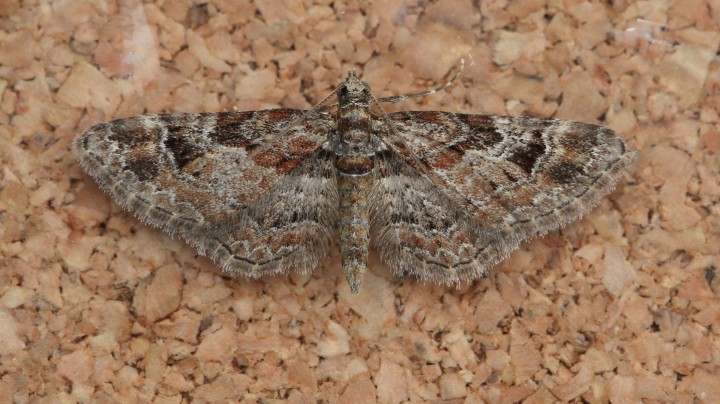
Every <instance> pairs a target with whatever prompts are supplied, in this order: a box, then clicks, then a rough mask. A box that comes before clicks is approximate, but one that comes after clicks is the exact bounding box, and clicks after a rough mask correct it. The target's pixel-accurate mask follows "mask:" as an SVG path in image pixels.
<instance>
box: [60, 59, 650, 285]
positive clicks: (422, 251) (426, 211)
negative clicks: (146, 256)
mask: <svg viewBox="0 0 720 404" xmlns="http://www.w3.org/2000/svg"><path fill="white" fill-rule="evenodd" d="M461 67H462V66H461ZM454 80H455V77H453V78H452V79H451V80H450V81H448V82H447V83H446V84H445V85H443V86H440V87H438V88H437V89H435V90H431V91H426V92H423V93H417V94H411V95H409V96H398V97H389V98H380V99H377V98H375V97H374V96H373V95H372V93H371V91H370V86H369V85H368V84H367V83H365V82H363V81H361V80H360V79H359V78H358V77H357V75H356V73H355V72H354V71H352V70H351V71H350V72H349V73H348V75H347V78H346V79H345V81H344V82H343V83H341V84H340V85H339V86H338V87H337V88H336V89H335V90H334V91H333V92H332V93H331V95H330V96H328V97H327V98H325V100H323V101H322V102H321V103H319V104H318V105H317V106H315V107H314V108H312V109H311V110H308V111H305V110H297V109H269V110H261V111H246V112H218V113H199V114H191V113H176V114H166V115H142V116H135V117H130V118H124V119H117V120H114V121H110V122H105V123H101V124H98V125H95V126H93V127H91V128H90V129H88V130H87V131H86V132H84V133H83V134H81V135H79V136H78V137H77V138H76V139H75V140H74V142H73V146H72V147H73V150H74V153H75V155H76V156H77V159H78V161H79V163H80V165H81V166H82V168H83V169H84V170H85V171H86V172H87V173H88V174H89V175H91V176H92V177H93V178H94V179H95V180H96V181H97V183H98V184H99V185H100V187H101V188H102V189H103V190H105V191H106V192H108V193H109V194H110V195H111V197H112V199H113V200H114V201H115V202H116V203H118V204H119V205H120V206H121V207H122V208H124V209H126V210H128V211H130V212H132V213H134V214H135V216H136V217H138V218H139V219H140V220H141V221H143V222H145V223H149V224H151V225H153V226H156V227H159V228H161V229H163V230H164V231H166V232H168V233H170V234H173V235H179V236H181V237H182V238H184V239H185V240H187V242H188V243H190V244H191V245H193V246H194V247H196V248H197V250H198V252H199V253H200V254H202V255H207V256H209V257H210V258H211V259H212V260H213V261H214V262H215V263H217V264H218V265H219V266H220V267H222V269H223V270H225V271H227V272H229V273H231V274H233V275H242V276H246V277H253V278H255V277H259V276H263V275H270V274H279V273H286V272H287V271H288V270H296V271H300V272H308V271H311V270H312V269H313V268H315V267H316V266H317V265H319V264H320V263H321V261H322V260H323V258H324V257H325V256H327V255H328V253H329V251H330V248H332V246H333V244H334V243H335V242H337V244H338V245H339V248H340V255H341V258H342V270H343V272H344V274H345V277H346V278H347V281H348V284H349V285H350V289H351V291H352V293H358V291H359V290H360V285H361V283H362V281H363V277H364V274H365V273H366V271H367V262H368V252H369V249H370V246H371V245H372V246H374V248H375V249H376V250H377V252H378V253H379V256H380V258H381V260H382V261H383V262H384V263H385V264H386V265H387V266H388V267H389V268H391V269H392V271H393V273H394V274H396V275H412V276H415V277H417V278H419V279H421V280H423V281H430V282H436V283H441V284H457V283H459V282H461V281H469V280H472V279H475V278H478V277H481V276H484V275H485V274H486V273H487V272H488V270H489V269H490V268H491V267H492V266H494V265H495V264H496V263H498V262H499V261H501V260H502V259H504V258H505V257H507V256H508V254H510V253H511V252H512V251H513V250H515V249H517V248H518V245H519V243H520V242H522V241H523V240H526V239H528V238H529V237H532V236H535V235H538V234H544V233H546V232H548V231H551V230H554V229H557V228H558V227H560V226H563V225H564V224H566V223H568V222H570V221H572V220H575V219H577V218H579V217H580V216H581V215H583V214H584V213H585V212H587V211H588V210H589V209H590V208H592V207H593V206H595V205H596V204H597V203H598V202H599V200H600V198H601V197H602V196H604V195H606V194H607V193H609V192H610V191H611V190H612V189H613V188H614V187H615V185H616V184H617V182H618V181H619V179H620V178H621V176H622V175H623V174H624V173H625V172H627V171H628V169H629V167H630V165H631V163H632V162H633V160H634V159H635V156H636V154H635V152H633V151H630V150H628V148H627V147H626V145H625V143H624V142H623V141H622V139H620V138H619V137H618V136H617V135H616V134H615V133H614V132H613V131H612V130H610V129H607V128H604V127H601V126H597V125H592V124H587V123H580V122H569V121H560V120H553V119H540V118H531V117H507V116H493V115H468V114H457V113H451V112H438V111H406V112H397V113H392V114H386V113H385V112H384V110H383V109H382V107H381V103H383V102H396V101H399V100H402V99H405V98H407V97H411V96H425V95H429V94H432V93H433V92H435V91H438V90H440V89H442V88H444V87H445V86H447V85H449V84H450V83H452V81H454ZM331 96H336V97H337V102H336V103H335V104H330V105H328V100H329V99H330V98H331Z"/></svg>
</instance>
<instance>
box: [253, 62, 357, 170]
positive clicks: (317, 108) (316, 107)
mask: <svg viewBox="0 0 720 404" xmlns="http://www.w3.org/2000/svg"><path fill="white" fill-rule="evenodd" d="M348 74H349V73H348ZM343 85H344V83H343V84H340V85H338V86H337V87H335V89H334V90H332V92H331V93H330V94H328V96H327V97H325V98H323V99H322V100H321V101H320V102H318V103H317V104H315V105H314V106H313V107H312V108H310V109H309V110H307V111H305V113H304V114H302V115H300V116H299V117H298V118H297V119H296V120H294V121H292V122H290V123H289V124H288V125H287V126H286V127H284V128H283V129H282V130H281V131H280V132H279V133H278V134H277V135H275V136H273V137H272V139H270V140H268V141H267V142H265V144H264V145H261V146H260V147H258V148H256V149H255V150H252V151H250V153H248V157H249V158H253V157H254V156H256V155H257V154H258V153H260V152H262V151H265V150H267V149H269V148H270V147H272V145H273V144H274V143H275V141H276V140H278V139H280V138H281V137H283V136H285V135H286V134H287V133H288V132H289V131H290V130H291V129H292V128H294V127H295V126H297V125H298V124H299V123H300V122H302V121H304V120H305V119H307V117H308V116H310V115H312V114H314V113H316V112H318V111H322V110H324V109H326V108H325V107H323V106H322V105H323V104H324V103H326V102H327V100H328V99H330V97H332V96H333V95H335V93H337V92H338V91H340V87H342V86H343Z"/></svg>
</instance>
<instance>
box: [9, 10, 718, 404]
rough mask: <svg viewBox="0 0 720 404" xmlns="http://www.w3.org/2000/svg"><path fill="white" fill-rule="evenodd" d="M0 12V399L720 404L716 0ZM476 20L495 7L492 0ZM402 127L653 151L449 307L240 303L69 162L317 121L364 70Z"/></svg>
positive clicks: (369, 285) (285, 286)
mask: <svg viewBox="0 0 720 404" xmlns="http://www.w3.org/2000/svg"><path fill="white" fill-rule="evenodd" d="M310 3H312V2H311V1H304V2H303V1H300V0H285V1H282V0H259V1H256V2H251V1H249V0H239V1H230V0H225V1H222V0H219V1H214V2H205V1H203V0H193V1H190V0H167V1H158V2H157V3H156V4H151V3H148V4H141V3H140V2H137V1H122V2H117V3H116V2H112V1H90V2H84V1H83V2H78V1H73V0H58V1H52V2H50V1H42V0H41V1H27V2H22V3H21V2H20V1H19V0H0V160H1V163H2V164H1V169H0V397H3V400H5V399H7V400H8V401H9V400H11V399H12V400H13V401H16V402H28V401H33V402H36V401H42V400H45V401H46V402H77V401H90V400H98V401H112V400H117V401H125V402H132V401H142V402H149V401H157V402H167V403H177V402H187V401H191V400H196V401H197V402H203V401H219V400H229V401H237V400H243V399H244V400H246V402H254V401H255V400H256V399H257V398H265V399H268V401H272V400H273V399H277V400H278V401H280V400H287V401H289V402H294V403H300V402H308V403H311V402H312V403H314V402H316V399H317V400H320V401H327V402H341V403H352V402H375V401H377V402H381V403H399V402H406V401H413V402H417V401H423V400H435V399H445V400H450V402H477V401H481V400H482V401H487V402H512V401H518V400H526V402H531V403H534V402H552V401H567V400H585V401H588V402H607V401H608V400H610V401H613V402H633V401H637V400H640V399H642V400H647V401H673V402H680V403H683V402H687V403H691V402H693V401H694V400H695V402H697V400H705V401H706V402H720V383H718V380H720V271H719V269H718V268H719V263H720V251H719V249H720V242H719V238H720V237H718V235H719V234H720V206H719V205H718V200H719V199H720V184H719V178H720V158H719V157H718V155H719V153H720V127H719V126H720V125H719V120H720V119H719V117H718V116H719V114H720V61H719V60H718V57H717V52H718V47H719V45H720V31H719V28H718V27H720V17H719V16H720V2H719V1H718V0H691V1H687V0H676V1H671V0H660V1H655V0H647V1H636V2H632V1H628V0H619V1H612V2H609V1H592V2H588V1H585V0H520V1H512V2H509V1H480V2H471V1H470V0H439V1H431V2H419V1H411V0H391V1H376V2H374V4H370V5H367V6H364V5H361V3H364V2H357V1H336V2H331V1H330V0H319V1H317V2H316V3H315V4H310ZM478 3H479V4H478ZM460 57H464V58H465V59H466V60H467V61H468V62H469V65H468V66H467V68H466V70H465V73H464V74H463V76H462V78H461V80H460V82H458V83H457V84H456V85H454V86H453V87H451V88H450V89H448V90H447V91H445V92H442V93H439V94H436V95H435V96H433V97H430V98H425V99H421V100H415V101H413V102H404V103H402V104H400V105H388V110H391V111H392V110H397V109H442V110H450V111H459V112H473V113H491V114H508V115H520V114H528V115H535V116H546V117H549V116H554V117H559V118H568V119H573V120H580V121H587V122H601V123H604V124H606V125H608V126H610V127H612V128H614V129H615V130H617V131H618V132H619V133H620V134H621V136H622V137H623V138H625V139H626V140H627V141H628V142H629V144H630V145H631V147H633V148H635V149H637V150H639V151H640V153H641V155H640V159H639V161H638V163H637V165H636V168H635V170H634V172H633V173H632V174H631V175H628V176H626V179H625V181H623V183H622V184H621V185H620V186H619V187H618V189H617V190H616V191H615V192H614V193H613V194H612V195H611V196H610V197H608V198H606V199H605V200H603V202H602V203H601V204H600V206H599V207H598V208H597V209H596V210H595V211H593V212H592V213H591V214H589V215H588V216H586V217H585V218H584V219H582V220H580V221H578V222H576V223H573V224H572V225H569V226H567V227H566V228H564V229H563V230H562V231H558V232H553V233H551V234H549V235H547V236H545V237H543V238H540V239H535V240H533V241H531V242H529V243H526V244H524V245H523V247H522V248H521V250H520V251H518V252H517V253H515V254H513V255H512V256H511V257H510V259H508V260H507V261H506V262H504V263H503V264H501V265H499V266H498V267H497V268H496V270H495V271H494V272H493V273H492V275H491V276H490V277H488V278H486V279H483V280H482V281H478V282H475V283H473V284H470V285H464V286H463V287H461V288H460V289H452V288H449V289H448V288H444V287H437V286H432V285H424V284H421V283H418V282H416V281H414V280H412V279H392V278H390V277H388V276H387V275H386V273H387V270H386V268H384V267H383V266H382V265H381V264H380V263H379V262H377V259H375V260H374V261H373V262H372V267H373V270H372V271H373V274H371V275H369V276H368V279H366V281H365V284H364V285H363V290H362V292H361V294H360V295H359V296H351V295H350V294H349V291H348V287H347V285H346V283H345V280H344V278H343V276H342V274H341V271H340V268H339V258H338V256H337V253H335V254H334V255H333V256H332V257H331V258H329V259H328V260H327V262H326V264H325V265H324V266H323V267H322V268H318V269H317V270H316V271H315V273H314V274H313V275H312V276H298V275H291V276H289V277H277V278H268V279H262V280H260V281H247V280H242V279H238V280H234V279H229V278H227V277H224V276H223V274H222V273H221V272H220V271H219V270H218V269H217V268H216V267H215V266H214V265H213V264H212V263H210V262H209V261H208V260H206V259H203V258H198V257H196V254H195V250H194V249H192V248H190V247H188V246H186V245H185V244H183V243H182V242H180V241H178V240H173V239H171V238H170V237H168V236H167V235H165V234H163V233H161V232H159V231H156V230H154V229H152V228H149V227H147V226H144V225H143V224H141V223H139V222H138V221H136V220H135V219H133V218H132V216H130V215H128V214H127V213H124V212H122V211H120V210H119V209H118V207H117V206H116V205H114V204H113V203H111V201H110V200H109V199H108V197H107V196H106V195H104V194H103V193H102V192H101V191H100V190H99V189H98V188H97V186H96V185H95V184H94V183H93V181H92V180H91V179H90V178H89V177H87V176H86V175H84V174H83V173H82V172H81V170H80V168H79V167H78V165H77V163H76V162H75V160H74V159H73V156H72V155H71V154H70V153H69V144H70V141H71V139H72V138H73V136H75V135H76V134H77V133H79V132H80V131H82V130H84V129H86V128H87V127H89V126H90V125H92V124H94V123H97V122H100V121H103V120H108V119H111V118H119V117H125V116H130V115H135V114H142V113H147V112H171V111H175V112H194V111H219V110H223V109H233V108H236V109H239V110H246V109H259V108H267V107H277V106H286V107H304V108H306V107H309V106H310V105H312V103H313V102H315V101H317V100H319V99H321V98H322V97H324V96H325V95H327V94H328V93H329V92H330V91H331V90H332V89H333V88H334V86H335V85H337V84H338V83H339V82H340V81H341V80H342V79H343V78H344V76H345V74H346V71H347V69H348V68H358V69H359V72H360V75H361V77H363V78H364V79H365V81H367V82H369V83H370V85H371V86H373V90H374V92H375V95H376V96H387V95H396V94H402V93H408V92H413V91H419V90H423V89H425V88H427V87H429V86H431V85H433V84H436V83H439V82H442V79H443V75H444V74H445V72H447V71H448V69H450V68H451V67H452V66H453V65H454V64H456V63H457V60H458V59H459V58H460Z"/></svg>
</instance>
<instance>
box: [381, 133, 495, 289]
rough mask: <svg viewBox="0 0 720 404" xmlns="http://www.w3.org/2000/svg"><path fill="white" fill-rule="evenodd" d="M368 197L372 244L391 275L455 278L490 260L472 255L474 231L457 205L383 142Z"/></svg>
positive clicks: (480, 268)
mask: <svg viewBox="0 0 720 404" xmlns="http://www.w3.org/2000/svg"><path fill="white" fill-rule="evenodd" d="M369 200H370V207H369V211H370V234H371V240H372V243H373V246H374V247H375V249H376V250H377V251H378V253H379V254H380V259H382V261H383V262H385V264H387V266H388V267H390V268H392V269H393V270H394V272H395V275H414V276H417V277H419V278H421V279H424V280H428V281H433V282H438V283H457V282H459V281H460V280H461V279H463V280H464V279H470V278H473V277H475V276H469V275H467V274H475V273H478V274H479V273H484V272H485V271H486V270H487V269H489V267H490V266H491V265H492V263H486V262H484V261H478V259H477V258H478V248H480V247H479V246H477V245H476V243H477V241H478V239H479V238H480V237H479V236H478V232H477V229H476V228H473V227H472V221H471V220H470V218H469V217H468V216H467V214H466V213H465V212H462V211H461V210H460V209H459V205H458V204H455V203H452V202H450V201H448V199H447V197H446V196H445V194H443V192H442V190H440V189H439V188H438V187H437V186H436V185H435V184H433V182H432V181H431V180H430V179H429V178H428V177H427V176H426V175H424V173H423V172H422V171H419V170H417V169H416V168H414V167H413V166H412V165H411V164H410V163H409V162H408V161H407V160H406V159H405V158H404V157H403V156H401V155H400V154H398V153H396V152H395V151H393V150H392V149H388V148H387V146H384V145H382V146H381V148H380V150H379V151H378V152H377V154H376V159H375V178H374V182H373V190H372V193H371V197H370V198H369Z"/></svg>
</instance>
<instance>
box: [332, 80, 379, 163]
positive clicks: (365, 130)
mask: <svg viewBox="0 0 720 404" xmlns="http://www.w3.org/2000/svg"><path fill="white" fill-rule="evenodd" d="M371 97H372V96H371V95H370V87H369V86H368V85H367V84H366V83H364V82H362V81H360V79H358V78H357V76H356V75H355V72H354V71H352V70H351V71H350V72H349V73H348V78H347V79H346V80H345V83H344V84H343V85H342V86H341V87H340V89H339V90H338V110H337V131H338V140H339V143H338V145H337V149H336V152H337V161H336V166H337V168H338V170H340V172H341V173H346V174H352V175H364V174H368V173H369V172H370V171H372V169H373V166H374V159H373V155H374V153H375V150H374V147H373V144H372V143H373V142H372V120H371V115H370V100H371Z"/></svg>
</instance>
